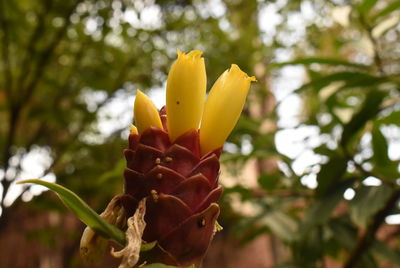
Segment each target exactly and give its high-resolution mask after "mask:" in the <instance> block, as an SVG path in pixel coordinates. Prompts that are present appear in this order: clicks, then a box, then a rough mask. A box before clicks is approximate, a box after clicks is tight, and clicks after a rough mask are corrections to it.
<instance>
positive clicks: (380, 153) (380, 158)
mask: <svg viewBox="0 0 400 268" xmlns="http://www.w3.org/2000/svg"><path fill="white" fill-rule="evenodd" d="M372 149H373V151H374V154H373V159H374V160H375V163H376V164H377V165H379V166H384V167H386V166H388V165H389V164H390V159H389V156H388V143H387V140H386V138H385V136H383V134H382V132H381V131H380V129H379V126H377V125H374V127H373V129H372Z"/></svg>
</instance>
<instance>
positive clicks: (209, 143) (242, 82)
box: [200, 64, 256, 155]
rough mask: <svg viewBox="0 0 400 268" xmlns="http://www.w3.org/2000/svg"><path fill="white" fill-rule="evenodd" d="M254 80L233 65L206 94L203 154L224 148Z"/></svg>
mask: <svg viewBox="0 0 400 268" xmlns="http://www.w3.org/2000/svg"><path fill="white" fill-rule="evenodd" d="M253 81H256V78H255V77H254V76H252V77H249V76H248V75H247V74H246V73H245V72H243V71H242V70H240V68H239V66H237V65H236V64H232V65H231V68H230V69H228V70H226V71H225V72H224V73H223V74H222V75H221V76H220V77H219V78H218V80H217V81H216V82H215V84H214V85H213V87H212V88H211V91H210V93H209V95H208V98H207V101H206V104H205V107H204V113H203V119H202V122H201V127H200V149H201V153H202V155H204V154H206V153H208V152H210V151H212V150H214V149H217V148H219V147H221V146H223V144H224V142H225V140H226V138H227V137H228V136H229V134H230V133H231V131H232V129H233V127H234V126H235V125H236V122H237V120H238V119H239V116H240V113H241V112H242V110H243V106H244V103H245V101H246V97H247V93H248V91H249V88H250V83H251V82H253Z"/></svg>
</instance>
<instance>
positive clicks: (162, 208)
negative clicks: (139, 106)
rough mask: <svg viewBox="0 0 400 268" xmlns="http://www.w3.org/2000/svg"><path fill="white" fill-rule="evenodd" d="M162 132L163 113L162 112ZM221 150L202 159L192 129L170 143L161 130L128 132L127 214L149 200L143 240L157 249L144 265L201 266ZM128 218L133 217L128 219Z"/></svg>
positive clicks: (214, 209)
mask: <svg viewBox="0 0 400 268" xmlns="http://www.w3.org/2000/svg"><path fill="white" fill-rule="evenodd" d="M161 118H162V119H163V123H164V124H163V125H164V128H165V125H166V124H165V119H166V118H165V115H164V114H163V113H161ZM220 153H221V149H220V148H219V149H216V150H214V151H212V152H209V153H208V154H206V155H204V156H201V155H200V145H199V133H198V131H197V130H191V131H188V132H186V133H184V134H183V135H181V136H180V137H178V138H177V139H176V141H174V142H173V143H171V142H170V139H169V136H168V132H167V131H166V130H165V129H159V128H155V127H150V128H149V129H147V130H145V131H144V132H143V133H142V134H141V135H138V134H134V133H132V134H130V136H129V149H126V150H125V151H124V154H125V158H126V161H127V168H126V169H125V172H124V177H125V190H124V191H125V194H128V195H129V196H131V197H132V201H131V202H127V203H126V202H125V204H124V205H125V206H126V210H127V211H134V210H135V207H136V206H137V203H138V202H139V201H140V200H142V199H143V198H146V197H147V203H146V214H145V222H146V228H145V230H144V233H143V237H142V239H143V240H144V241H146V242H153V241H157V245H156V246H155V247H154V248H153V249H152V250H151V251H148V252H144V253H143V254H142V256H141V259H142V260H143V261H147V262H160V263H164V264H169V265H176V266H188V265H191V264H195V265H199V264H200V263H201V260H202V258H203V256H204V254H205V253H206V250H207V248H208V246H209V244H210V241H211V239H212V237H213V234H214V232H215V221H216V219H217V217H218V215H219V211H220V210H219V206H218V205H217V204H216V203H215V202H216V201H217V200H218V199H219V198H220V196H221V193H222V188H221V186H218V175H219V168H220V164H219V160H218V159H219V156H220ZM128 216H129V217H130V216H132V215H128Z"/></svg>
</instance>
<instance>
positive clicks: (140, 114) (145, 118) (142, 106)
mask: <svg viewBox="0 0 400 268" xmlns="http://www.w3.org/2000/svg"><path fill="white" fill-rule="evenodd" d="M134 117H135V123H136V126H137V131H138V132H139V134H142V133H143V131H145V130H146V129H148V128H149V127H151V126H153V127H158V128H161V129H162V128H163V127H162V123H161V119H160V116H159V114H158V110H157V108H156V106H155V105H154V104H153V102H152V101H151V100H150V99H149V97H147V96H146V95H145V94H144V93H143V92H141V91H140V90H138V91H137V94H136V99H135V108H134ZM131 130H132V129H131Z"/></svg>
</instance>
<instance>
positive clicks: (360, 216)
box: [349, 184, 393, 228]
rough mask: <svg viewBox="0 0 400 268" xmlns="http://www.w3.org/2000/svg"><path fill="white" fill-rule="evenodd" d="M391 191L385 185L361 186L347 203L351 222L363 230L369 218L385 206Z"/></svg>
mask: <svg viewBox="0 0 400 268" xmlns="http://www.w3.org/2000/svg"><path fill="white" fill-rule="evenodd" d="M392 191H393V190H392V188H391V187H390V186H388V185H387V184H382V185H380V186H361V187H360V188H359V189H357V190H356V195H355V197H354V198H353V200H351V201H350V203H349V209H350V217H351V219H352V221H353V222H354V223H356V224H357V225H359V226H360V227H361V228H365V227H366V226H367V224H368V222H369V220H370V219H371V217H372V216H373V215H374V214H375V213H376V212H377V211H378V210H379V209H381V208H382V207H383V206H384V205H385V202H386V201H387V199H388V198H389V196H390V194H391V193H392Z"/></svg>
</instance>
